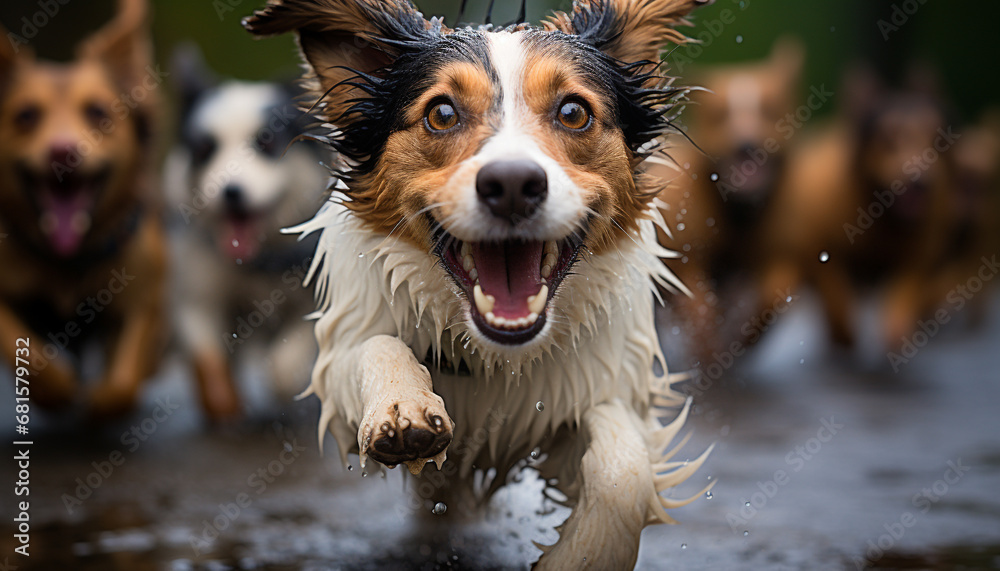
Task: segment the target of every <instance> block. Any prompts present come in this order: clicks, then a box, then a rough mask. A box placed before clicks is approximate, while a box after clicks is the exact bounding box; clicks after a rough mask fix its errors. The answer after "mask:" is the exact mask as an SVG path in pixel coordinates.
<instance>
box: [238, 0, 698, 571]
mask: <svg viewBox="0 0 1000 571" xmlns="http://www.w3.org/2000/svg"><path fill="white" fill-rule="evenodd" d="M704 3H705V2H701V1H698V0H643V1H638V0H608V1H603V2H597V1H578V2H576V3H575V4H574V9H573V11H572V12H571V13H568V14H567V13H561V12H560V13H557V14H556V15H555V16H554V17H553V18H552V19H551V20H549V21H548V22H547V23H546V24H545V25H544V27H543V28H532V27H530V26H528V25H527V24H514V25H511V26H509V27H504V28H494V27H488V26H487V27H482V28H471V27H467V28H461V29H454V30H453V29H449V28H447V27H446V26H444V24H443V23H442V21H441V20H440V19H432V20H426V19H424V17H423V16H422V15H421V14H420V13H419V12H417V11H416V9H415V8H414V7H413V6H412V5H411V4H410V3H409V2H406V1H405V0H362V1H351V0H319V1H306V0H280V1H273V2H270V3H269V4H268V6H267V8H265V9H264V10H262V11H260V12H258V13H257V14H256V15H255V16H254V17H252V18H250V19H249V20H248V21H247V22H246V26H247V28H248V29H249V30H250V31H252V32H253V33H255V34H258V35H273V34H280V33H286V32H292V31H294V32H296V33H297V34H298V38H299V42H300V46H301V48H302V52H303V56H304V58H305V61H306V62H307V63H308V65H309V69H310V74H309V77H310V79H311V81H310V89H311V93H312V99H313V101H312V102H315V103H316V104H317V107H316V109H317V110H318V113H319V114H320V116H321V119H322V120H323V121H325V122H328V123H330V124H334V125H337V126H338V127H339V130H338V131H334V132H332V133H331V135H330V137H331V142H332V145H333V147H334V149H335V150H336V151H338V152H340V153H341V154H342V155H343V156H344V158H345V160H346V162H347V164H348V170H347V172H345V173H344V175H343V177H344V180H343V183H344V184H343V185H342V187H341V188H340V189H339V190H338V191H337V192H335V194H334V200H333V201H332V202H331V203H329V204H328V205H327V206H325V207H324V208H323V209H322V210H321V211H320V212H319V214H318V215H317V216H316V218H315V219H314V220H313V221H312V222H310V223H308V224H306V225H305V226H304V230H305V231H306V232H321V237H320V242H319V246H318V249H317V256H316V259H317V263H316V265H314V267H313V273H314V275H316V276H317V278H318V281H319V283H318V287H319V294H320V298H321V307H320V309H321V313H322V315H321V317H320V318H319V321H318V322H317V325H316V335H317V337H318V340H319V348H320V355H319V360H318V362H317V364H316V367H315V369H314V373H313V382H312V386H311V389H310V393H311V394H314V395H316V396H317V397H318V398H319V399H320V400H321V401H322V405H323V413H322V418H321V420H320V425H319V429H320V432H321V434H322V433H323V432H325V431H326V430H327V429H329V430H330V431H331V432H332V433H333V435H334V437H335V438H336V439H337V442H338V444H339V448H340V451H341V454H342V455H343V459H344V461H345V463H346V461H347V454H348V453H351V452H356V453H359V454H360V459H361V465H362V467H364V466H365V465H366V464H370V463H371V461H374V462H378V463H380V464H382V465H386V466H389V467H393V466H395V465H397V464H403V463H405V464H407V466H408V468H409V469H410V470H411V471H412V472H413V473H415V474H420V473H421V470H422V469H423V467H424V465H425V464H426V463H427V462H429V461H432V460H433V461H434V462H436V463H437V465H438V466H439V468H440V470H441V471H440V476H443V477H440V476H439V475H438V474H435V475H434V478H433V479H431V478H426V479H422V480H421V482H419V483H418V484H417V485H416V486H414V488H415V489H416V490H417V493H418V494H420V497H421V498H422V499H423V500H425V502H426V504H427V505H426V510H427V513H429V512H430V509H431V506H432V505H434V502H438V501H440V502H445V503H446V504H447V505H448V506H449V509H448V512H447V514H448V515H451V516H453V515H454V514H455V513H459V514H461V513H464V512H466V510H465V509H462V508H465V507H467V506H468V505H469V504H472V503H475V502H477V501H482V500H484V499H485V497H488V496H489V495H490V494H491V493H492V492H493V491H495V490H496V489H498V488H499V487H501V486H502V485H503V483H504V482H505V480H506V475H507V474H508V472H510V470H511V469H512V468H514V467H515V465H518V464H519V463H521V464H520V465H522V466H523V462H524V461H525V460H526V459H527V458H528V456H529V455H531V456H532V457H535V456H537V457H538V462H537V463H536V464H535V467H536V468H537V469H538V470H539V472H540V474H541V475H542V477H544V478H546V479H547V480H546V481H549V482H550V483H551V480H549V479H551V478H556V479H557V482H558V484H555V485H556V486H557V487H558V488H559V489H560V490H562V491H563V492H564V493H565V494H566V496H567V498H568V499H567V504H569V505H571V506H574V510H573V513H572V515H571V516H570V517H569V519H568V520H567V521H566V523H565V524H564V525H563V526H562V527H561V528H560V534H561V537H560V539H559V541H558V542H557V543H556V544H555V545H554V546H551V547H548V548H545V554H544V555H543V556H542V558H541V560H540V561H539V562H538V567H539V568H543V569H581V568H591V569H625V568H630V567H631V566H632V565H634V564H635V561H636V558H637V555H638V549H639V537H640V534H641V531H642V529H643V528H644V527H645V526H646V525H648V524H650V523H655V522H669V521H672V519H671V518H670V516H668V515H667V514H666V512H665V511H664V508H671V507H676V506H680V505H683V504H685V503H687V501H680V500H671V499H667V498H664V497H662V496H660V495H659V492H661V491H663V490H666V489H667V488H669V487H671V486H674V485H675V484H678V483H680V482H681V481H683V480H685V479H686V478H687V477H688V476H690V475H691V474H692V473H693V472H694V471H695V470H696V469H697V468H698V467H699V466H700V465H701V463H702V462H703V460H704V458H705V457H704V456H701V457H699V458H698V459H697V460H692V461H691V462H690V463H688V462H667V461H666V460H667V459H669V458H670V456H671V455H672V454H673V452H668V453H666V455H664V446H666V444H667V443H668V442H670V441H671V440H672V439H673V437H674V436H675V435H676V433H677V431H678V430H679V429H680V427H681V424H682V423H683V421H684V418H685V417H686V414H681V415H680V417H679V418H678V419H677V420H676V421H675V422H674V423H672V424H671V425H669V426H667V427H665V428H662V427H660V424H659V422H658V421H657V420H656V418H655V415H654V414H653V413H652V412H651V410H650V405H651V404H669V403H679V400H678V395H677V393H675V392H673V391H672V390H671V388H670V382H669V380H668V379H667V378H665V377H657V376H655V375H654V374H653V369H652V368H653V365H654V363H655V362H656V361H657V360H658V359H660V358H661V355H660V349H659V343H658V340H657V332H656V328H655V324H654V319H653V303H654V298H653V289H654V287H655V284H656V283H663V284H665V283H667V281H668V280H670V279H671V278H672V276H670V274H669V272H668V271H667V270H666V268H665V267H664V266H663V265H662V264H661V263H660V261H659V258H658V256H659V255H663V254H664V252H663V250H662V248H660V247H659V246H658V245H657V243H656V240H655V228H654V224H653V222H652V219H653V218H655V210H654V209H652V208H651V204H650V201H651V199H652V198H653V196H654V195H655V192H654V191H653V190H654V189H653V188H652V181H650V180H648V179H647V178H645V177H643V176H641V175H640V174H638V173H637V169H638V168H639V165H640V164H641V163H642V162H643V160H644V159H645V158H646V157H647V156H648V154H649V152H650V151H649V149H648V145H649V143H650V142H651V141H652V140H654V139H656V138H658V137H659V136H660V135H661V134H662V133H663V132H664V131H665V130H666V128H667V120H666V117H665V115H664V113H665V112H669V110H670V107H671V106H672V104H673V101H674V100H675V99H676V98H677V97H678V96H679V95H680V90H677V89H674V88H672V87H670V86H669V85H667V84H666V82H665V80H664V78H662V77H660V76H659V74H658V72H654V67H655V65H654V64H653V63H651V62H650V60H654V61H655V60H658V59H659V49H660V47H661V46H662V45H663V44H665V43H666V42H667V41H673V42H681V41H684V38H683V36H682V35H681V34H679V33H678V32H676V31H675V30H674V29H673V26H675V25H677V24H680V23H683V22H684V17H685V16H686V15H687V13H688V12H690V11H691V10H692V9H694V8H695V7H696V6H697V5H699V4H704ZM650 74H652V75H650ZM536 448H537V449H538V450H537V453H534V454H533V453H532V452H533V450H535V449H536ZM446 454H448V456H449V457H448V459H447V461H445V457H446V456H445V455H446ZM477 473H478V474H479V478H480V479H481V480H480V481H481V483H482V485H481V486H473V482H474V480H475V479H476V474H477ZM476 487H478V488H480V493H481V494H483V495H479V496H477V494H476V491H475V488H476ZM421 490H424V491H421ZM484 496H485V497H484ZM446 517H447V516H446Z"/></svg>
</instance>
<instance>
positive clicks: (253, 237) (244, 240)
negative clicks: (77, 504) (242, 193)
mask: <svg viewBox="0 0 1000 571" xmlns="http://www.w3.org/2000/svg"><path fill="white" fill-rule="evenodd" d="M217 239H218V247H219V250H220V251H221V252H222V253H223V254H224V255H226V256H228V257H230V258H232V259H233V260H236V261H238V262H240V263H242V262H248V261H251V260H253V259H254V258H255V257H256V256H257V253H258V252H259V251H260V224H259V223H258V216H257V215H256V214H255V213H253V212H250V211H248V210H246V209H243V208H240V209H232V208H227V209H226V210H225V211H224V212H223V213H222V220H221V221H220V222H219V228H218V233H217Z"/></svg>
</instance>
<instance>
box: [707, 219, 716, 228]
mask: <svg viewBox="0 0 1000 571" xmlns="http://www.w3.org/2000/svg"><path fill="white" fill-rule="evenodd" d="M705 225H706V226H708V227H709V228H711V227H712V226H715V218H709V219H708V220H705Z"/></svg>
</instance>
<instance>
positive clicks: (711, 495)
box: [705, 490, 715, 500]
mask: <svg viewBox="0 0 1000 571" xmlns="http://www.w3.org/2000/svg"><path fill="white" fill-rule="evenodd" d="M714 497H715V496H714V495H713V494H712V491H711V490H709V491H707V492H705V499H706V500H710V499H712V498H714Z"/></svg>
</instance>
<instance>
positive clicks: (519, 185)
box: [476, 159, 549, 223]
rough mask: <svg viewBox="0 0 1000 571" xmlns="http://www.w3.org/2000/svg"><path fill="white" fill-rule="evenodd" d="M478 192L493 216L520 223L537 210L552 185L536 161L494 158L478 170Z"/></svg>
mask: <svg viewBox="0 0 1000 571" xmlns="http://www.w3.org/2000/svg"><path fill="white" fill-rule="evenodd" d="M476 192H477V193H478V194H479V200H480V201H482V203H483V204H485V205H486V207H487V208H489V209H490V212H492V213H493V215H494V216H497V217H499V218H506V219H509V220H510V221H511V222H514V223H517V221H518V220H519V219H523V218H528V217H530V216H531V215H532V214H534V213H535V211H536V210H537V209H538V205H540V204H541V203H542V201H544V200H545V197H546V196H547V195H548V193H549V184H548V180H547V179H546V177H545V170H543V169H542V167H541V165H539V164H538V163H536V162H535V161H530V160H527V159H518V160H507V161H494V162H492V163H489V164H487V165H486V166H484V167H483V168H481V169H479V174H478V175H477V176H476Z"/></svg>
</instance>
